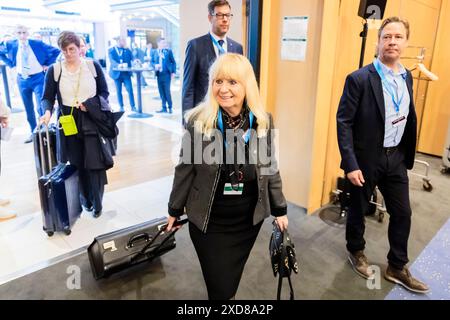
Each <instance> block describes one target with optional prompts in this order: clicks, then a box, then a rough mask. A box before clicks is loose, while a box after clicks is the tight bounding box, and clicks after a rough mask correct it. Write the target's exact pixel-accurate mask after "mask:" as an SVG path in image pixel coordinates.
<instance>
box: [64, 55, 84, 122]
mask: <svg viewBox="0 0 450 320" xmlns="http://www.w3.org/2000/svg"><path fill="white" fill-rule="evenodd" d="M60 63H61V62H60ZM82 63H83V62H82ZM81 71H82V66H81V64H80V69H79V71H78V80H77V84H76V85H75V87H72V88H73V95H74V97H73V103H72V106H70V108H71V110H70V114H71V115H72V114H73V109H74V108H75V107H76V106H78V104H79V101H78V93H79V92H80V80H81ZM61 114H62V115H63V116H64V112H63V111H62V108H61Z"/></svg>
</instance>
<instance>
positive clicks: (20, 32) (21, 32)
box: [17, 31, 27, 34]
mask: <svg viewBox="0 0 450 320" xmlns="http://www.w3.org/2000/svg"><path fill="white" fill-rule="evenodd" d="M26 33H27V31H17V34H26Z"/></svg>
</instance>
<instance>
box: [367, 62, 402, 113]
mask: <svg viewBox="0 0 450 320" xmlns="http://www.w3.org/2000/svg"><path fill="white" fill-rule="evenodd" d="M373 65H374V66H375V69H376V70H377V72H378V75H379V76H380V78H381V82H382V84H383V87H384V88H386V90H387V91H388V93H389V95H390V96H391V99H392V102H393V103H394V108H395V111H396V112H397V113H399V112H400V106H401V104H402V101H403V98H404V97H405V90H402V91H403V93H402V97H401V98H400V99H397V100H395V94H394V92H393V91H392V85H391V84H390V83H389V82H388V81H387V79H386V77H385V76H384V73H383V71H382V70H381V66H380V61H379V60H375V62H374V63H373ZM402 78H403V80H405V77H404V76H403V75H402ZM405 81H406V80H405Z"/></svg>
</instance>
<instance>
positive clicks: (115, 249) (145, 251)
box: [88, 217, 187, 280]
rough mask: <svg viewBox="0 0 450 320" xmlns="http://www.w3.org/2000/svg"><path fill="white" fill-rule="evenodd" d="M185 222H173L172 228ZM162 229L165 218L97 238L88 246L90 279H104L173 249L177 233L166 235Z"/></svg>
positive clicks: (164, 225)
mask: <svg viewBox="0 0 450 320" xmlns="http://www.w3.org/2000/svg"><path fill="white" fill-rule="evenodd" d="M186 222H187V219H185V220H181V221H177V223H176V225H180V224H184V223H186ZM166 227H167V218H165V217H163V218H158V219H154V220H151V221H148V222H144V223H141V224H138V225H135V226H131V227H128V228H124V229H121V230H117V231H113V232H110V233H107V234H103V235H100V236H97V237H96V238H95V239H94V241H93V242H92V244H91V245H90V246H89V247H88V256H89V262H90V264H91V269H92V273H93V274H94V278H95V279H97V280H98V279H101V278H105V277H108V276H110V275H111V274H113V273H116V272H119V271H122V270H124V269H128V268H130V267H132V266H134V265H137V264H140V263H142V262H146V261H147V262H148V261H151V260H153V259H154V258H156V257H158V256H161V255H162V254H164V253H166V252H168V251H170V250H172V249H174V248H175V246H176V242H175V237H174V235H175V232H176V231H177V230H175V231H171V232H166V231H165V229H166Z"/></svg>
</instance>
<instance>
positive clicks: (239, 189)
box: [223, 183, 244, 196]
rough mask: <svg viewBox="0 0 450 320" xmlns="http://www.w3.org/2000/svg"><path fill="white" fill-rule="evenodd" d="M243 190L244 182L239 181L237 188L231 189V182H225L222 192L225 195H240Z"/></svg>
mask: <svg viewBox="0 0 450 320" xmlns="http://www.w3.org/2000/svg"><path fill="white" fill-rule="evenodd" d="M243 190H244V184H243V183H239V185H238V187H237V189H233V187H232V186H231V183H225V187H224V188H223V194H224V195H225V196H240V195H242V192H243Z"/></svg>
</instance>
